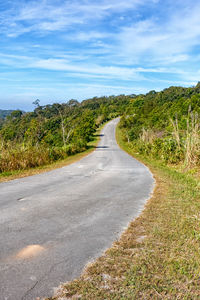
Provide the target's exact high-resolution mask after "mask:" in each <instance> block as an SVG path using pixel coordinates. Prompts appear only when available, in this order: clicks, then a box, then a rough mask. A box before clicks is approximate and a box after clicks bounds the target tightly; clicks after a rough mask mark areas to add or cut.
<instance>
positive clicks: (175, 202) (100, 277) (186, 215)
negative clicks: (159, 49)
mask: <svg viewBox="0 0 200 300" xmlns="http://www.w3.org/2000/svg"><path fill="white" fill-rule="evenodd" d="M118 141H119V143H120V145H121V146H122V147H123V148H124V149H125V150H127V151H128V152H129V153H130V154H132V150H131V149H129V148H128V145H127V144H124V143H123V141H122V139H121V136H120V135H119V132H118ZM138 158H139V159H142V160H143V162H145V163H146V164H147V165H148V166H149V167H150V168H151V170H152V172H153V173H154V175H155V178H156V182H157V185H156V188H155V191H154V194H153V196H152V198H151V199H150V200H149V201H148V203H147V205H146V208H145V210H144V211H143V213H142V214H141V215H140V217H138V218H137V219H136V220H135V221H133V222H132V223H130V225H129V227H128V229H127V230H126V232H124V234H123V235H122V236H121V238H120V240H119V241H117V242H115V243H114V244H113V246H112V248H110V249H108V250H107V251H106V252H105V253H104V255H103V256H101V257H100V258H99V259H98V260H97V261H96V262H95V263H93V264H91V265H90V266H88V267H87V268H86V270H85V272H84V273H83V274H82V276H81V277H80V278H79V279H77V280H74V281H72V282H69V283H66V284H65V285H63V286H62V287H60V289H59V290H58V291H57V295H56V296H54V297H53V298H49V299H60V300H61V299H88V300H91V299H95V300H96V299H99V300H100V299H101V300H102V299H112V300H113V299H200V288H199V286H200V276H199V274H200V252H199V249H200V233H199V232H200V197H199V194H200V184H199V181H197V180H195V179H194V178H193V177H192V176H190V175H187V174H181V173H179V172H177V171H176V170H174V169H171V168H169V167H166V166H163V165H161V164H159V163H157V162H155V161H150V160H148V159H146V158H144V157H143V158H142V157H141V156H140V157H139V156H138Z"/></svg>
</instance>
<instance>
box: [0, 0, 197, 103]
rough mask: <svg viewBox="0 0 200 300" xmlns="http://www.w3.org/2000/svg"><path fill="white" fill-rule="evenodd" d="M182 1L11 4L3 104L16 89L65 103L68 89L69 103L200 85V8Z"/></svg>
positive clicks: (6, 14)
mask: <svg viewBox="0 0 200 300" xmlns="http://www.w3.org/2000/svg"><path fill="white" fill-rule="evenodd" d="M175 2H176V3H175ZM175 2H174V1H172V0H166V1H160V0H126V1H124V0H118V1H116V0H73V1H71V0H41V1H39V0H34V1H25V0H13V1H5V3H3V4H2V5H0V26H1V40H0V44H1V53H0V66H1V74H0V76H1V78H2V80H1V82H0V87H1V90H2V91H3V96H2V99H3V98H4V99H6V91H8V90H12V91H13V95H14V93H15V92H16V95H18V96H19V94H21V95H24V97H25V95H26V96H27V97H28V98H31V97H33V96H34V93H36V94H37V91H38V93H39V95H38V94H37V97H38V98H40V95H41V97H44V98H45V99H47V98H48V97H47V95H48V94H49V95H51V96H53V97H54V98H55V99H58V96H59V97H61V96H62V95H63V96H64V94H63V89H62V88H61V86H62V85H63V84H64V86H65V87H66V88H67V91H68V95H69V98H70V97H76V98H78V99H79V98H80V95H84V96H85V97H89V96H95V95H100V94H101V93H102V94H103V93H107V94H112V93H120V91H121V92H122V93H126V92H125V91H127V93H129V92H130V93H132V92H136V91H139V92H142V91H148V89H161V88H164V87H166V86H168V85H174V84H182V85H190V84H194V83H195V81H198V80H199V77H200V72H199V68H198V65H199V63H200V55H199V49H200V18H199V15H200V3H199V2H198V1H195V2H191V1H189V0H184V1H181V0H177V1H175ZM16 74H18V75H16ZM18 80H19V85H18V86H17V82H18ZM66 83H67V85H66ZM77 87H78V88H77ZM37 88H38V89H37ZM59 89H60V90H59ZM81 89H82V92H81ZM19 90H20V91H19ZM23 91H24V94H23ZM92 93H93V94H92ZM56 95H58V96H56ZM18 96H17V97H18ZM13 97H14V96H13Z"/></svg>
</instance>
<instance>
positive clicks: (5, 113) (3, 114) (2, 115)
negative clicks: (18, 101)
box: [0, 109, 13, 119]
mask: <svg viewBox="0 0 200 300" xmlns="http://www.w3.org/2000/svg"><path fill="white" fill-rule="evenodd" d="M12 112H13V110H3V109H0V119H5V118H6V117H7V116H9V115H10V114H11V113H12Z"/></svg>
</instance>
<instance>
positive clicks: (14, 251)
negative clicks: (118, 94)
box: [0, 119, 153, 300]
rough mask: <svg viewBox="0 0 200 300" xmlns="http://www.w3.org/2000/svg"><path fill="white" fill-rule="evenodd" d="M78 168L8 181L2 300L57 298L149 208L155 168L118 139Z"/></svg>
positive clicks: (108, 129)
mask: <svg viewBox="0 0 200 300" xmlns="http://www.w3.org/2000/svg"><path fill="white" fill-rule="evenodd" d="M117 122H118V119H115V120H112V121H111V122H109V123H108V124H107V125H106V126H105V127H104V129H103V131H102V138H101V141H100V143H99V146H98V147H97V149H96V150H95V151H94V152H93V153H92V154H90V155H88V156H87V157H85V158H83V159H82V160H80V161H79V162H76V163H74V164H72V165H69V166H66V167H63V168H61V169H56V170H53V171H50V172H47V173H43V174H40V175H35V176H31V177H26V178H22V179H17V180H13V181H9V182H6V183H1V184H0V299H1V300H22V299H35V298H36V297H38V296H40V297H42V296H48V295H49V296H50V295H52V293H53V287H56V286H58V285H59V284H60V282H65V281H68V280H71V279H73V278H75V277H77V276H78V275H80V273H81V271H82V270H83V268H84V266H85V265H86V263H87V262H89V261H91V260H92V259H94V258H95V257H97V256H99V255H100V254H101V253H102V252H103V251H104V250H105V249H106V248H108V247H110V246H111V244H112V242H113V241H114V240H116V239H117V238H118V237H119V235H120V234H121V233H122V231H123V230H124V229H125V227H126V226H127V225H128V223H129V222H130V221H131V220H132V219H133V218H134V217H136V216H138V214H139V213H140V212H141V210H142V209H143V207H144V204H145V201H146V200H147V199H148V198H149V195H150V193H151V191H152V187H153V177H152V175H151V173H150V171H149V170H148V169H147V168H146V167H145V166H144V165H142V164H141V163H140V162H138V161H136V160H134V159H133V158H132V157H131V156H129V155H128V154H127V153H125V152H124V151H122V150H121V149H120V148H119V147H118V145H117V143H116V140H115V126H116V124H117Z"/></svg>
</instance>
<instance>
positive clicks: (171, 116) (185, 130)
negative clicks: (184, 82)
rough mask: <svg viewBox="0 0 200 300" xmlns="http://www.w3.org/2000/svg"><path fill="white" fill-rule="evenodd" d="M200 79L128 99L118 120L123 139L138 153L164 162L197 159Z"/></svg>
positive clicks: (199, 159)
mask: <svg viewBox="0 0 200 300" xmlns="http://www.w3.org/2000/svg"><path fill="white" fill-rule="evenodd" d="M199 116H200V83H198V84H197V86H196V87H193V88H182V87H170V88H168V89H165V90H163V91H161V92H155V91H151V92H149V93H147V94H146V95H139V96H137V97H135V98H134V100H132V101H130V102H129V104H128V105H127V107H126V111H125V113H124V114H123V117H122V118H121V122H120V128H121V129H122V130H123V135H124V139H125V140H126V141H128V142H129V143H130V146H131V147H133V148H135V149H136V150H137V151H138V152H139V153H141V154H142V153H143V154H146V155H151V156H152V157H154V158H156V159H161V160H163V161H164V162H166V163H179V162H184V163H185V165H186V166H187V167H191V166H194V165H196V164H199V163H200V121H199Z"/></svg>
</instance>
